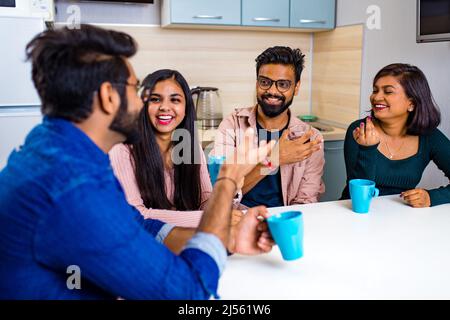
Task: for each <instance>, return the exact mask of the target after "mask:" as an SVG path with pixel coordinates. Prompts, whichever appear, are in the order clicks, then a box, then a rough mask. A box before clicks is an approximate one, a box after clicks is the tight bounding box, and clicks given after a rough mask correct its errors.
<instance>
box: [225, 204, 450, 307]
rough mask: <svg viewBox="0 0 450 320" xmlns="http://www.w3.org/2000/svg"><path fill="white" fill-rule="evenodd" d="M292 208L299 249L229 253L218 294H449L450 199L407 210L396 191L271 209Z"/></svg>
mask: <svg viewBox="0 0 450 320" xmlns="http://www.w3.org/2000/svg"><path fill="white" fill-rule="evenodd" d="M288 209H295V210H300V211H302V212H303V219H304V256H303V257H302V258H301V259H299V260H295V261H284V260H283V259H282V257H281V253H280V251H279V249H278V247H275V248H274V249H273V250H272V252H271V253H269V254H265V255H261V256H256V257H244V256H239V255H234V256H232V257H230V258H229V260H228V263H227V266H226V269H225V271H224V274H223V275H222V278H221V280H220V284H219V295H220V297H221V298H222V299H450V204H445V205H441V206H437V207H433V208H421V209H415V208H411V207H409V206H407V205H406V204H404V202H403V200H402V199H400V198H399V197H398V196H385V197H379V198H375V199H374V200H373V201H372V204H371V208H370V212H369V213H368V214H356V213H353V212H352V211H351V203H350V201H349V200H345V201H333V202H322V203H315V204H308V205H296V206H291V207H282V208H272V209H270V210H269V211H270V212H279V211H285V210H288Z"/></svg>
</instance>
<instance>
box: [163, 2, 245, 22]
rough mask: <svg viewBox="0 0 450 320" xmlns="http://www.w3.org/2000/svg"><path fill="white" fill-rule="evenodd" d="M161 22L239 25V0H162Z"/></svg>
mask: <svg viewBox="0 0 450 320" xmlns="http://www.w3.org/2000/svg"><path fill="white" fill-rule="evenodd" d="M161 13H162V14H161V20H162V21H161V22H162V23H161V24H162V25H163V26H167V25H172V26H175V25H178V24H180V25H184V24H189V25H241V0H227V1H211V0H163V1H161Z"/></svg>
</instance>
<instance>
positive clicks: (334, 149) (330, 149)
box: [324, 147, 344, 151]
mask: <svg viewBox="0 0 450 320" xmlns="http://www.w3.org/2000/svg"><path fill="white" fill-rule="evenodd" d="M343 149H344V148H343V147H340V148H326V147H325V149H324V150H325V151H339V150H343Z"/></svg>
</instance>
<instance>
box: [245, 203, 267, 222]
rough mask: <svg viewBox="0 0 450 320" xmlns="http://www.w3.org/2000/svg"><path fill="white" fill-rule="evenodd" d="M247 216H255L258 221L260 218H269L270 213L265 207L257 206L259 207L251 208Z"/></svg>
mask: <svg viewBox="0 0 450 320" xmlns="http://www.w3.org/2000/svg"><path fill="white" fill-rule="evenodd" d="M246 215H247V216H248V215H250V216H253V217H254V218H256V219H258V217H259V216H261V217H263V218H264V219H266V218H268V217H269V213H268V211H267V208H266V207H265V206H257V207H253V208H249V209H248V210H247V214H246ZM258 220H261V219H258Z"/></svg>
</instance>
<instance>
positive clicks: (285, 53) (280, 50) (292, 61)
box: [255, 46, 305, 83]
mask: <svg viewBox="0 0 450 320" xmlns="http://www.w3.org/2000/svg"><path fill="white" fill-rule="evenodd" d="M304 58H305V55H304V54H303V53H302V51H301V50H300V49H291V48H289V47H282V46H275V47H271V48H268V49H266V50H265V51H264V52H263V53H261V54H260V55H259V56H258V57H257V58H256V59H255V61H256V76H258V75H259V69H260V68H261V66H262V65H265V64H270V63H273V64H284V65H291V66H292V67H293V68H294V70H295V83H297V82H299V81H300V76H301V75H302V71H303V68H304V62H305V59H304Z"/></svg>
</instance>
